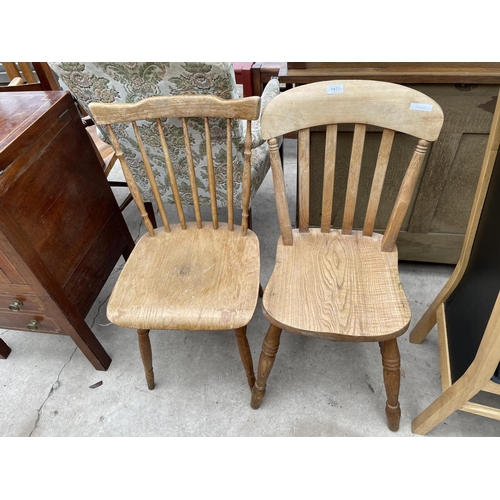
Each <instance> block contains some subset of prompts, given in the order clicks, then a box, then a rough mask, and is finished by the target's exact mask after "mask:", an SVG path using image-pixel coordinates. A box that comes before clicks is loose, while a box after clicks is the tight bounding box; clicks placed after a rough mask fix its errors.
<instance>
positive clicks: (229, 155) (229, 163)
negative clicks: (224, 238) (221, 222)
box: [226, 118, 234, 231]
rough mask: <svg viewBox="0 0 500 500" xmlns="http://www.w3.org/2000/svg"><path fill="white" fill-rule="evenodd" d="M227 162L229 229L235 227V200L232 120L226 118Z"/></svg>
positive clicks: (231, 229)
mask: <svg viewBox="0 0 500 500" xmlns="http://www.w3.org/2000/svg"><path fill="white" fill-rule="evenodd" d="M226 137H227V143H226V149H227V156H226V164H227V174H226V175H227V223H228V226H229V231H233V229H234V201H233V140H232V130H231V120H230V119H229V118H228V119H227V120H226Z"/></svg>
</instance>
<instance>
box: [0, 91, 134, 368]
mask: <svg viewBox="0 0 500 500" xmlns="http://www.w3.org/2000/svg"><path fill="white" fill-rule="evenodd" d="M133 246H134V242H133V240H132V237H131V236H130V233H129V231H128V228H127V226H126V224H125V221H124V219H123V216H122V214H121V212H120V210H119V208H118V205H117V203H116V200H115V198H114V195H113V193H112V191H111V188H110V187H109V184H108V182H107V180H106V177H105V176H104V173H103V171H102V168H101V166H100V163H99V160H98V158H97V156H96V153H95V151H94V149H93V146H92V144H91V142H90V139H89V137H88V135H87V133H86V131H85V129H84V128H83V126H82V123H81V120H80V117H79V115H78V113H77V111H76V108H75V106H74V104H73V100H72V99H71V97H70V95H69V94H67V93H65V92H19V93H11V92H9V93H4V94H0V328H2V329H12V330H26V331H37V332H43V333H56V334H64V335H69V336H70V337H71V338H72V339H73V340H74V341H75V343H76V344H77V345H78V347H79V348H80V349H81V350H82V352H83V353H84V354H85V356H87V358H88V359H89V361H90V362H91V363H92V364H93V366H94V367H95V368H96V369H99V370H106V369H107V368H108V366H109V364H110V362H111V358H110V357H109V355H108V354H107V353H106V351H105V350H104V348H103V347H102V345H101V344H100V342H99V341H98V340H97V338H96V337H95V335H94V334H93V333H92V331H91V330H90V328H89V327H88V326H87V324H86V323H85V316H86V315H87V313H88V312H89V310H90V308H91V306H92V304H93V303H94V301H95V299H96V298H97V296H98V294H99V292H100V290H101V288H102V286H103V285H104V283H105V282H106V280H107V278H108V277H109V274H110V273H111V271H112V270H113V268H114V266H115V264H116V262H117V260H118V259H119V258H120V256H121V255H123V256H124V257H125V258H127V257H128V255H129V254H130V252H131V250H132V248H133ZM9 352H10V349H9V347H8V346H7V345H6V344H5V343H4V342H3V341H1V339H0V357H4V358H5V357H7V356H8V354H9Z"/></svg>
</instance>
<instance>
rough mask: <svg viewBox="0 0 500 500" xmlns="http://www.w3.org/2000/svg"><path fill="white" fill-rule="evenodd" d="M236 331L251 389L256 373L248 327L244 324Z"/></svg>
mask: <svg viewBox="0 0 500 500" xmlns="http://www.w3.org/2000/svg"><path fill="white" fill-rule="evenodd" d="M235 332H236V340H237V341H238V351H239V352H240V358H241V362H242V363H243V368H245V373H246V374H247V380H248V385H249V386H250V389H252V387H253V386H254V384H255V373H254V371H253V360H252V353H251V351H250V345H249V344H248V339H247V327H246V326H243V327H241V328H237V329H236V330H235Z"/></svg>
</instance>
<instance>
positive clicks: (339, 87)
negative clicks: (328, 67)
mask: <svg viewBox="0 0 500 500" xmlns="http://www.w3.org/2000/svg"><path fill="white" fill-rule="evenodd" d="M342 92H344V84H343V83H336V84H335V85H328V86H327V87H326V93H327V94H341V93H342Z"/></svg>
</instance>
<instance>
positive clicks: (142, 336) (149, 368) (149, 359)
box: [137, 330, 155, 390]
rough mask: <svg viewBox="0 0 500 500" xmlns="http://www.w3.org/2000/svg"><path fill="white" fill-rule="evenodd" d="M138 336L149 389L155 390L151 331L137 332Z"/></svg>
mask: <svg viewBox="0 0 500 500" xmlns="http://www.w3.org/2000/svg"><path fill="white" fill-rule="evenodd" d="M137 334H138V336H139V351H140V352H141V358H142V364H143V365H144V372H145V374H146V381H147V383H148V389H150V390H153V389H154V388H155V375H154V373H153V354H152V352H151V341H150V340H149V330H137Z"/></svg>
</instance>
